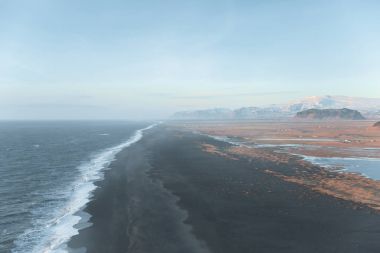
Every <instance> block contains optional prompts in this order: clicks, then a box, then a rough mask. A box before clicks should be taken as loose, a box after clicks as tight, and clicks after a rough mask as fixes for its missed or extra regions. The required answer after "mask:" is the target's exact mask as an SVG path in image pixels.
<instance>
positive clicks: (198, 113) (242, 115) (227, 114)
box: [171, 96, 380, 120]
mask: <svg viewBox="0 0 380 253" xmlns="http://www.w3.org/2000/svg"><path fill="white" fill-rule="evenodd" d="M342 108H348V109H352V110H358V111H359V112H360V113H361V114H362V115H363V116H364V117H365V118H368V119H374V118H380V98H361V97H347V96H311V97H306V98H303V99H300V100H294V101H290V102H289V103H286V104H277V105H276V104H274V105H269V106H263V107H242V108H238V109H234V110H232V109H227V108H214V109H205V110H194V111H181V112H176V113H175V114H174V115H172V117H171V118H172V119H182V120H185V119H188V120H189V119H198V120H212V119H281V118H290V117H294V116H295V115H296V114H297V113H298V112H301V111H304V110H308V109H342Z"/></svg>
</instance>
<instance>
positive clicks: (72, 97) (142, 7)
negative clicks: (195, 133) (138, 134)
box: [0, 0, 380, 119]
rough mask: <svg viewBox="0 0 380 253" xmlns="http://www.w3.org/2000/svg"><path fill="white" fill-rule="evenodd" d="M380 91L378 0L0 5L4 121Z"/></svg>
mask: <svg viewBox="0 0 380 253" xmlns="http://www.w3.org/2000/svg"><path fill="white" fill-rule="evenodd" d="M326 94H330V95H347V96H363V97H380V1H377V0H358V1H350V0H341V1H334V0H326V1H318V0H310V1H308V0H299V1H297V0H277V1H271V0H245V1H244V0H240V1H238V0H237V1H232V0H214V1H211V0H199V1H198V0H188V1H181V0H170V1H169V0H156V1H154V0H150V1H148V0H136V1H128V0H112V1H111V0H107V1H104V0H102V1H96V0H88V1H81V0H44V1H43V0H41V1H39V0H33V1H31V0H26V1H18V0H9V1H7V0H0V118H18V119H22V118H28V119H33V118H35V119H43V118H48V119H52V118H75V119H78V118H83V119H85V118H86V119H87V118H124V119H139V118H149V117H152V118H159V117H165V116H168V115H170V114H171V113H172V112H174V111H178V110H188V109H198V108H208V107H230V108H235V107H240V106H252V105H263V104H272V103H283V102H286V101H288V100H292V99H296V98H300V97H303V96H309V95H326Z"/></svg>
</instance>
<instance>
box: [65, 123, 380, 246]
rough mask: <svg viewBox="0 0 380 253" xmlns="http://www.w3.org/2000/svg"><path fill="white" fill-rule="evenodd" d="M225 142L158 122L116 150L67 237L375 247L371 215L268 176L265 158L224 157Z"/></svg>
mask: <svg viewBox="0 0 380 253" xmlns="http://www.w3.org/2000/svg"><path fill="white" fill-rule="evenodd" d="M204 143H209V144H212V145H215V146H225V145H228V144H226V143H223V142H218V141H215V140H212V139H210V138H207V137H204V136H200V135H195V134H191V133H184V132H179V131H177V130H174V129H171V128H169V127H165V126H160V127H157V128H155V129H152V130H150V131H149V132H147V133H146V134H145V136H144V138H143V139H142V140H141V141H140V142H138V143H137V144H134V145H132V146H131V147H129V148H127V149H125V150H124V151H122V152H120V153H119V154H118V156H117V159H116V161H114V162H113V163H112V164H111V170H108V171H107V172H106V174H105V179H104V180H103V181H101V182H99V183H98V185H99V188H98V189H97V190H96V191H95V193H94V198H93V200H92V201H91V202H90V203H89V205H88V206H87V207H86V209H85V211H86V212H88V213H89V214H91V215H92V217H91V219H90V222H91V223H93V225H92V226H91V227H88V228H85V229H83V230H81V231H80V233H79V235H77V236H75V237H74V238H73V239H72V240H71V241H70V243H69V246H70V247H71V248H74V249H84V248H87V252H128V253H132V252H133V253H161V252H162V253H163V252H165V253H171V252H181V253H186V252H199V253H203V252H205V253H206V252H214V253H224V252H229V253H231V252H238V253H245V252H258V253H269V252H270V253H280V252H289V253H290V252H292V253H298V252H299V253H309V252H318V253H321V252H322V253H329V252H334V253H340V252H342V253H343V252H344V253H350V252H352V253H354V252H355V253H357V252H360V253H366V252H380V240H379V238H380V215H379V214H378V213H375V212H374V211H372V210H371V209H369V208H367V207H365V206H362V207H360V208H357V205H354V204H353V203H351V202H349V201H343V200H338V199H336V198H334V197H331V196H327V195H323V194H320V193H317V192H314V191H312V190H310V189H307V188H305V187H303V186H300V185H296V184H294V183H290V182H286V181H283V180H281V179H280V178H278V177H274V176H272V175H269V174H267V173H264V170H265V169H267V168H272V169H273V168H274V169H276V170H289V173H291V171H292V164H289V165H288V166H284V167H281V168H279V167H278V166H279V165H277V164H276V163H274V162H270V161H268V162H262V161H261V162H260V161H255V160H252V161H248V160H247V159H244V158H242V159H238V160H232V159H228V158H225V157H222V156H217V155H215V154H211V153H207V152H204V151H203V150H202V148H201V144H204Z"/></svg>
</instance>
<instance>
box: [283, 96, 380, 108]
mask: <svg viewBox="0 0 380 253" xmlns="http://www.w3.org/2000/svg"><path fill="white" fill-rule="evenodd" d="M340 108H349V109H355V110H364V111H368V110H370V111H373V110H380V99H379V98H360V97H346V96H312V97H306V98H304V99H301V100H298V101H297V100H296V101H291V102H290V103H289V104H287V105H284V106H283V109H284V110H288V111H292V112H298V111H303V110H307V109H340Z"/></svg>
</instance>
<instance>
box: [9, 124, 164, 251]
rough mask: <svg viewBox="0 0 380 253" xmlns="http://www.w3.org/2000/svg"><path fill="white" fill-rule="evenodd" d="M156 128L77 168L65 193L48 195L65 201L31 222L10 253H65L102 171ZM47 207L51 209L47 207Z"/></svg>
mask: <svg viewBox="0 0 380 253" xmlns="http://www.w3.org/2000/svg"><path fill="white" fill-rule="evenodd" d="M156 125H157V124H153V125H150V126H148V127H146V128H143V129H139V130H137V131H136V132H135V133H134V134H133V135H132V136H131V137H130V138H129V139H128V140H127V141H126V142H124V143H121V144H119V145H117V146H114V147H111V148H108V149H106V150H103V151H102V152H100V153H98V154H97V155H95V156H94V157H93V158H92V159H91V160H90V161H89V162H87V163H85V164H83V165H81V166H80V167H79V168H78V171H79V172H80V176H79V177H78V179H77V180H76V181H75V182H73V183H72V184H70V185H69V187H68V188H67V189H66V190H65V191H64V192H57V193H54V192H52V193H50V194H52V195H53V196H54V194H57V195H60V196H62V195H63V196H65V198H64V199H65V201H60V202H62V203H56V206H55V207H54V208H53V211H52V212H51V211H50V214H49V215H45V216H42V217H41V218H39V219H36V220H34V223H33V224H32V227H31V228H30V229H28V230H27V231H25V232H24V233H23V234H22V235H21V236H20V237H19V238H18V239H16V241H15V245H16V247H15V248H14V249H13V250H12V252H13V253H21V252H30V253H61V252H67V250H68V249H67V242H68V241H69V239H70V238H71V237H72V236H74V235H76V234H78V229H77V228H75V225H77V224H78V223H79V222H80V220H81V217H80V216H79V215H77V213H78V212H79V211H81V209H82V208H83V207H84V206H85V205H86V204H87V203H88V202H89V201H90V198H91V195H92V192H93V191H94V190H95V189H96V186H95V184H94V183H95V182H96V181H98V180H101V179H102V178H103V174H104V170H106V169H107V168H108V166H109V164H110V163H111V162H112V161H113V160H114V159H115V155H116V154H117V153H118V152H120V151H121V150H122V149H124V148H126V147H129V146H130V145H132V144H134V143H136V142H138V141H139V140H140V139H141V138H142V137H143V133H144V131H146V130H148V129H151V128H153V127H155V126H156ZM58 202H59V201H58ZM48 207H49V208H50V209H51V208H52V206H50V205H49V206H48ZM49 208H47V209H49ZM47 209H46V208H45V209H42V210H34V212H40V213H46V212H49V210H47Z"/></svg>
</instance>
